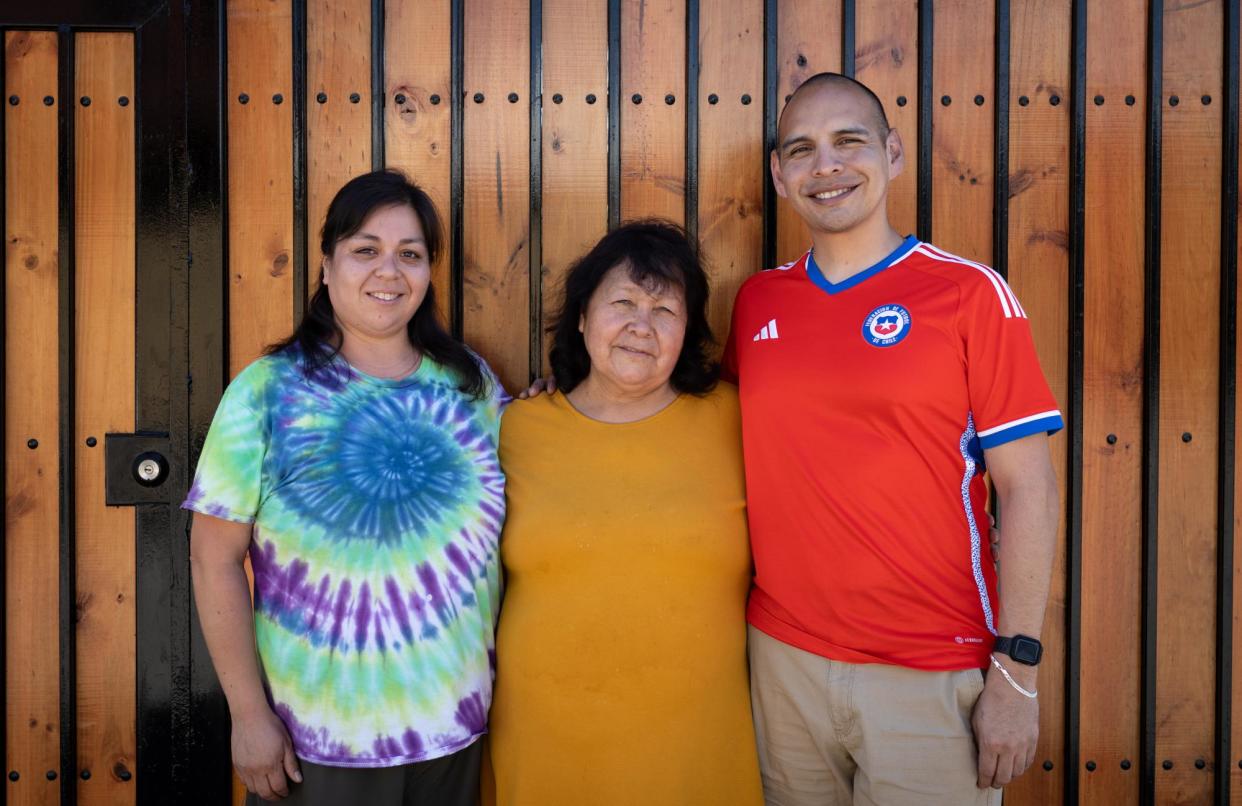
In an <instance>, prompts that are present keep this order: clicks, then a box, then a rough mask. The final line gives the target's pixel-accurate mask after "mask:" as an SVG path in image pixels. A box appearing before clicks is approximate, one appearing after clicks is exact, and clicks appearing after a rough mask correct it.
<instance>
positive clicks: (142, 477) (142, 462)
mask: <svg viewBox="0 0 1242 806" xmlns="http://www.w3.org/2000/svg"><path fill="white" fill-rule="evenodd" d="M133 470H134V481H136V482H138V483H139V484H141V485H142V486H143V487H158V486H160V485H161V484H163V483H164V480H165V479H167V478H168V460H167V459H165V458H164V456H163V454H161V453H158V452H157V451H146V452H145V453H140V454H138V456H136V457H135V458H134V468H133Z"/></svg>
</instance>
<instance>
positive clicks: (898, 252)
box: [806, 235, 919, 294]
mask: <svg viewBox="0 0 1242 806" xmlns="http://www.w3.org/2000/svg"><path fill="white" fill-rule="evenodd" d="M918 245H919V239H918V238H916V237H914V236H913V235H907V236H906V238H905V240H903V241H902V242H901V245H900V246H898V247H897V248H896V249H894V250H893V251H892V252H890V253H888V255H887V256H885V257H884V258H883V259H882V260H881V261H880V262H879V263H877V264H875V265H874V266H869V267H867V268H865V269H863V270H862V271H860V272H858V273H857V274H853V275H850V276H849V277H846V278H845V279H844V280H842V281H841V282H839V283H833V282H830V281H829V280H828V278H827V277H825V276H824V273H823V272H822V271H820V269H819V266H818V265H816V263H815V250H814V249H812V250H811V251H810V252H807V254H806V273H807V276H808V277H810V278H811V282H813V283H815V285H817V286H819V287H820V288H822V289H823V290H824V291H827V292H828V293H829V294H840V293H841V292H842V291H847V290H849V289H851V288H853V287H854V286H856V285H858V284H859V283H861V282H863V281H864V280H867V279H870V278H871V277H874V276H875V275H877V274H879V273H880V272H882V271H884V270H885V269H887V268H888V267H889V266H892V265H893V264H894V263H897V262H898V261H900V260H901V259H902V258H903V257H905V256H906V255H908V254H910V253H911V252H912V251H914V247H916V246H918Z"/></svg>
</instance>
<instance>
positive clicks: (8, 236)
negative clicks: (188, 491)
mask: <svg viewBox="0 0 1242 806" xmlns="http://www.w3.org/2000/svg"><path fill="white" fill-rule="evenodd" d="M4 50H5V88H4V94H5V97H6V98H8V97H13V96H16V97H17V99H18V103H17V104H16V105H13V104H12V103H6V104H5V106H4V114H5V122H4V126H5V139H6V143H5V217H6V221H5V238H4V244H5V339H4V344H5V351H4V358H5V361H4V368H5V390H6V392H5V394H6V399H5V415H6V416H5V423H4V425H5V443H4V444H5V457H4V467H5V494H6V495H5V507H4V511H5V524H4V529H5V535H4V550H5V557H4V570H5V585H4V589H5V610H4V612H5V639H6V640H5V664H6V666H5V669H6V671H5V745H4V746H5V754H6V758H5V770H6V773H7V771H9V770H13V771H16V772H17V773H19V775H20V776H21V777H20V778H19V779H18V780H17V781H5V787H6V789H7V791H8V797H9V798H10V799H11V800H12V801H13V802H19V803H22V804H54V803H58V802H59V800H60V782H59V781H49V780H48V779H47V777H46V773H47V772H48V771H49V770H51V771H58V770H60V656H59V641H58V640H57V638H56V637H57V636H58V635H59V634H60V625H59V621H60V618H59V616H60V585H59V580H60V570H59V569H60V517H59V514H58V513H59V501H60V474H59V467H60V450H59V447H58V446H59V418H60V404H59V394H60V388H59V379H58V366H59V358H58V351H57V344H58V326H57V321H58V315H57V311H58V306H59V292H58V285H57V284H58V281H59V280H58V278H59V271H60V266H59V261H58V257H57V252H58V221H59V216H58V212H57V204H58V198H59V196H58V191H57V158H58V154H57V142H58V138H57V131H58V129H57V110H58V108H59V106H60V104H61V103H62V102H69V103H72V100H70V99H63V98H59V97H57V46H56V33H55V32H52V31H9V32H6V33H5V37H4ZM44 97H50V98H53V99H54V102H53V104H52V105H50V106H49V105H45V104H44V103H43V99H44ZM28 440H37V446H36V447H35V448H33V449H32V448H30V447H28V445H27V441H28ZM31 444H34V443H31Z"/></svg>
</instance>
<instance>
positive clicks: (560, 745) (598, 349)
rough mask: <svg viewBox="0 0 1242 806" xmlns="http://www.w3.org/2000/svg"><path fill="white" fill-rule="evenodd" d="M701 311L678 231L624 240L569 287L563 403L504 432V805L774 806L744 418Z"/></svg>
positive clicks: (542, 405)
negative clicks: (722, 377)
mask: <svg viewBox="0 0 1242 806" xmlns="http://www.w3.org/2000/svg"><path fill="white" fill-rule="evenodd" d="M707 293H708V286H707V278H706V275H705V274H704V271H703V269H702V267H701V265H700V263H699V259H698V256H697V254H696V252H695V250H694V248H693V247H692V246H691V245H690V244H689V243H688V242H687V241H686V238H685V236H684V235H683V234H682V233H681V231H680V230H678V229H676V228H674V227H672V226H671V225H667V224H661V223H653V222H645V223H636V224H630V225H627V226H623V227H621V228H619V229H617V230H615V231H614V232H612V233H610V234H609V235H607V236H606V237H605V238H604V239H603V240H601V241H600V242H599V243H598V244H597V245H596V246H595V248H593V249H592V250H591V251H590V252H589V253H588V254H587V255H586V256H585V257H583V258H582V259H581V260H580V261H579V262H578V263H577V264H576V265H575V266H573V267H572V268H571V269H570V272H569V274H568V277H567V279H566V290H565V300H564V304H563V306H562V309H561V313H560V316H559V318H558V319H557V320H556V324H555V325H554V327H553V333H554V346H553V348H552V352H551V361H552V367H553V371H554V372H555V375H556V379H557V381H558V383H559V385H560V389H561V391H559V392H556V393H554V394H551V395H543V396H540V397H536V398H534V399H532V400H529V401H520V402H515V403H514V404H513V405H511V406H510V407H509V409H508V411H507V412H506V414H505V417H504V421H503V424H502V430H501V463H502V466H503V467H504V469H505V473H506V477H507V479H508V493H507V497H508V502H509V513H508V521H507V523H506V525H505V531H504V536H503V539H502V543H501V555H502V561H503V564H504V569H505V575H506V593H505V603H504V609H503V612H502V615H501V621H500V626H499V632H498V637H497V641H498V643H497V688H496V700H495V703H494V705H493V707H492V712H491V757H492V765H493V768H494V778H495V783H494V786H495V789H494V795H495V799H496V802H497V803H498V804H500V806H536V805H537V806H550V805H554V804H567V805H568V804H573V805H574V806H577V805H578V804H592V806H608V804H617V805H618V806H621V805H622V804H626V805H628V804H638V803H641V804H644V806H658V804H668V805H669V806H674V805H675V806H684V804H713V806H722V805H724V804H759V803H761V802H762V792H761V789H760V784H759V771H758V766H757V762H756V755H755V741H754V733H753V729H752V727H751V718H750V705H749V698H748V694H747V671H746V620H745V614H744V610H745V603H746V592H747V587H748V584H749V581H750V554H749V549H748V546H747V533H746V511H745V498H744V496H745V491H744V488H743V477H742V456H741V445H740V438H739V431H738V428H739V424H738V404H737V396H736V392H735V390H734V388H733V387H732V386H728V385H725V384H719V385H717V384H715V371H714V366H713V365H712V364H711V363H710V362H709V360H708V357H707V350H708V348H709V346H710V342H711V332H710V329H709V328H708V325H707V319H706V313H705V312H706V303H707Z"/></svg>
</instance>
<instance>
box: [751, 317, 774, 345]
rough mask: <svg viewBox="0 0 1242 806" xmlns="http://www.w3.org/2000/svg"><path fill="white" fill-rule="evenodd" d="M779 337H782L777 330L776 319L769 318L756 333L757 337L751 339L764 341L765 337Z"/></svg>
mask: <svg viewBox="0 0 1242 806" xmlns="http://www.w3.org/2000/svg"><path fill="white" fill-rule="evenodd" d="M779 338H780V334H778V333H777V332H776V320H775V319H769V320H768V323H767V324H766V325H764V326H763V327H761V328H759V332H758V333H756V334H755V337H754V338H753V339H751V341H763V340H764V339H779Z"/></svg>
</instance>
